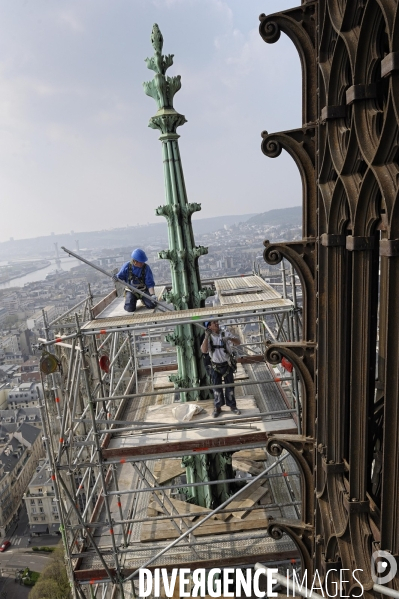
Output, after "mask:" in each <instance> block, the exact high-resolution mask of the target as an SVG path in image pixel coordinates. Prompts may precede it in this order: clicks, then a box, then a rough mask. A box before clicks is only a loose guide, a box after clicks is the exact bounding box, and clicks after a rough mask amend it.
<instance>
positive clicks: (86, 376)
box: [60, 314, 124, 597]
mask: <svg viewBox="0 0 399 599" xmlns="http://www.w3.org/2000/svg"><path fill="white" fill-rule="evenodd" d="M75 318H76V330H77V337H78V341H79V346H80V349H81V350H82V360H83V368H82V370H83V377H84V381H85V387H86V395H87V399H88V402H89V403H88V405H89V413H90V416H91V419H92V428H93V432H94V442H95V444H96V452H97V455H98V456H99V458H100V460H101V445H100V440H99V437H98V435H97V434H96V433H97V430H96V416H95V412H94V409H93V408H94V406H93V403H92V401H91V400H92V397H91V390H90V379H89V374H88V367H87V366H86V357H85V347H84V343H83V337H82V335H81V334H80V325H79V320H78V315H77V314H75ZM100 475H101V484H102V489H103V496H104V503H105V510H106V514H107V518H108V522H109V526H110V527H112V515H111V510H110V506H109V502H108V497H107V483H106V479H105V476H104V472H103V469H102V467H101V466H100ZM60 480H62V479H60ZM76 512H77V513H78V514H79V511H78V510H76ZM79 518H80V514H79ZM110 532H111V539H112V546H113V559H114V563H115V568H116V571H117V573H118V577H120V575H121V572H120V564H119V560H118V556H117V555H118V554H117V548H116V544H115V537H114V534H113V531H112V528H110ZM87 534H88V532H87ZM107 570H108V569H107ZM111 578H112V577H111ZM120 589H121V595H122V597H123V596H124V591H123V585H122V584H121V583H120Z"/></svg>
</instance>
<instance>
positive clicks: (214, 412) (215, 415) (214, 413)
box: [213, 408, 222, 418]
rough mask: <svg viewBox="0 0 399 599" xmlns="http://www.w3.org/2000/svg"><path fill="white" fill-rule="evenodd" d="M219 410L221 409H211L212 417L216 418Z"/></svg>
mask: <svg viewBox="0 0 399 599" xmlns="http://www.w3.org/2000/svg"><path fill="white" fill-rule="evenodd" d="M221 411H222V410H218V409H217V408H215V409H214V410H213V417H214V418H217V417H218V416H219V414H220V412H221Z"/></svg>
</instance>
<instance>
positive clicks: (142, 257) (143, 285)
mask: <svg viewBox="0 0 399 599" xmlns="http://www.w3.org/2000/svg"><path fill="white" fill-rule="evenodd" d="M147 260H148V258H147V256H146V253H145V252H144V251H143V250H140V249H139V248H137V249H135V250H134V251H133V252H132V259H131V260H130V262H125V264H124V265H123V266H122V268H121V269H120V271H119V272H118V274H117V275H114V276H113V277H112V278H113V279H114V281H117V280H118V279H122V281H125V282H126V283H128V284H129V285H133V287H137V289H140V291H143V292H144V293H146V294H147V295H150V296H151V298H153V299H154V300H155V299H157V298H156V295H155V291H154V287H155V282H154V277H153V275H152V271H151V268H150V267H149V266H148V264H146V262H147ZM139 299H141V301H142V302H143V303H144V305H145V306H146V308H150V309H153V308H155V306H156V303H155V302H152V301H151V300H149V299H147V298H146V297H143V296H141V295H140V294H139V293H134V292H133V291H131V290H130V289H125V305H124V308H125V310H126V312H135V310H136V304H137V300H139Z"/></svg>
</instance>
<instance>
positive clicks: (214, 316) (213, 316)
mask: <svg viewBox="0 0 399 599" xmlns="http://www.w3.org/2000/svg"><path fill="white" fill-rule="evenodd" d="M217 308H218V306H217V307H216V308H215V309H214V310H213V311H212V310H211V311H210V312H207V313H204V314H201V316H192V317H190V318H181V319H179V318H176V320H171V321H166V322H162V321H161V322H155V323H154V324H149V323H143V324H140V323H138V324H137V325H136V326H134V325H135V323H134V321H132V324H131V325H125V326H120V327H114V328H112V327H111V328H107V329H105V328H101V329H100V328H98V329H82V335H84V336H85V337H86V336H88V335H103V334H104V332H105V333H122V332H125V331H146V330H147V329H148V328H151V329H159V328H163V327H165V328H166V327H168V328H171V329H172V328H174V327H176V326H179V325H181V324H193V325H196V326H198V327H199V328H201V329H202V330H204V327H203V326H202V325H201V324H199V323H198V322H196V321H197V320H201V321H206V320H233V319H236V320H239V319H242V318H245V317H246V314H245V313H243V312H240V313H239V314H235V313H232V314H222V315H220V314H219V313H218V311H217ZM219 308H220V306H219ZM257 310H258V312H257V313H259V314H269V315H273V314H284V313H285V312H289V311H290V310H292V307H291V306H287V307H286V308H267V307H265V308H257ZM248 311H250V313H251V314H253V313H254V311H253V310H250V309H249V310H248ZM175 314H178V312H177V311H176V312H175ZM155 319H156V316H155V317H154V320H155ZM110 320H112V319H111V318H110ZM75 336H76V333H70V334H69V335H60V336H59V337H57V338H56V339H54V340H52V341H47V342H46V343H42V344H41V345H54V344H55V343H59V342H60V341H66V340H68V339H73V337H75ZM57 340H59V341H57Z"/></svg>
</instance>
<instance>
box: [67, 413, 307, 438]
mask: <svg viewBox="0 0 399 599" xmlns="http://www.w3.org/2000/svg"><path fill="white" fill-rule="evenodd" d="M295 411H296V408H287V409H284V410H273V411H271V412H258V413H257V414H252V415H248V416H242V415H241V416H240V417H239V418H238V417H237V416H228V417H227V418H224V419H223V420H222V421H219V424H217V423H215V420H214V419H213V418H212V419H211V420H209V419H207V420H201V421H199V422H176V424H161V423H159V424H158V423H156V422H153V423H147V422H143V421H137V422H132V423H131V424H136V425H137V426H125V427H121V428H115V429H113V430H112V432H113V433H120V432H130V431H134V430H136V431H137V432H139V431H141V430H143V429H144V430H145V431H146V432H148V429H150V428H151V427H153V429H154V431H160V430H168V429H170V428H173V429H184V430H185V429H187V428H198V427H199V426H201V427H202V426H205V427H207V426H211V427H212V428H220V427H221V426H223V424H224V423H225V422H229V423H230V422H231V423H232V424H238V423H239V422H241V421H243V423H245V422H246V421H247V420H249V419H251V422H252V421H256V420H259V419H261V418H262V417H263V416H278V415H280V414H292V413H293V412H295ZM74 422H84V423H89V422H90V420H89V419H87V418H86V419H84V420H75V421H74ZM119 423H120V424H124V423H126V422H124V421H123V420H111V421H106V420H101V419H97V424H113V425H118V424H119ZM129 424H130V423H129ZM155 425H157V426H155ZM153 429H152V428H151V430H153Z"/></svg>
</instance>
